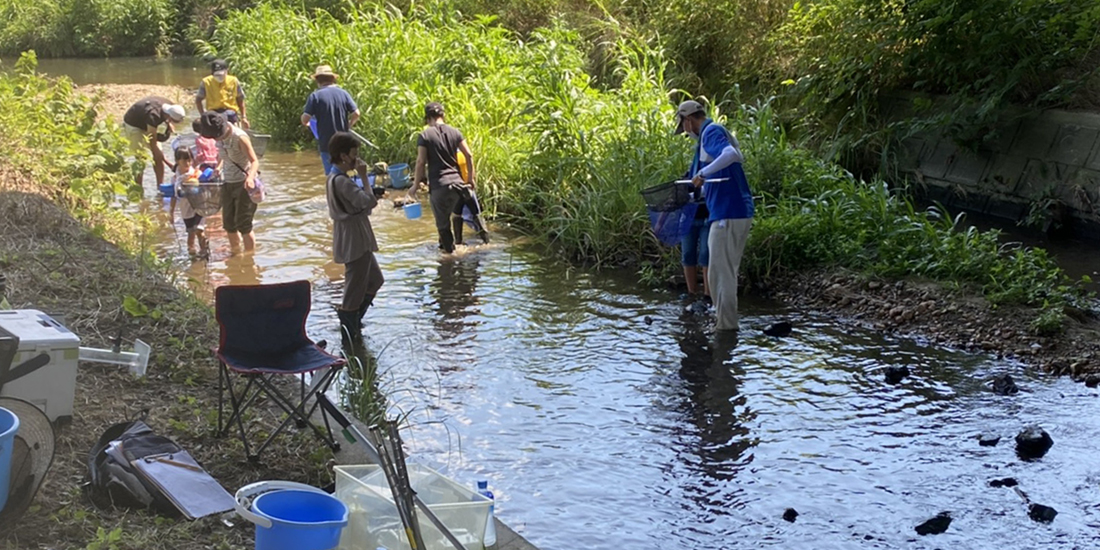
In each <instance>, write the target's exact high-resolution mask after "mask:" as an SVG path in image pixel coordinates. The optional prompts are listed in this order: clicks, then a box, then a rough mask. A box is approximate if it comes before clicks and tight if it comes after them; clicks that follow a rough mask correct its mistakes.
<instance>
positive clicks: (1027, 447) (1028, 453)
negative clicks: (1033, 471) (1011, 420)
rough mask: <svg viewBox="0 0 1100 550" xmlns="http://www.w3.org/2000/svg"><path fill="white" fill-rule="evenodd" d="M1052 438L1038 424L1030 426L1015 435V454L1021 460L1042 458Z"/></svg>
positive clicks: (1052, 443)
mask: <svg viewBox="0 0 1100 550" xmlns="http://www.w3.org/2000/svg"><path fill="white" fill-rule="evenodd" d="M1052 446H1054V440H1053V439H1051V438H1050V434H1048V433H1047V432H1046V431H1045V430H1043V429H1042V428H1040V427H1039V426H1030V427H1028V428H1026V429H1024V431H1022V432H1020V433H1019V434H1018V435H1017V436H1016V454H1017V455H1019V457H1020V458H1021V459H1023V460H1035V459H1039V458H1043V455H1045V454H1047V451H1049V450H1050V448H1051V447H1052Z"/></svg>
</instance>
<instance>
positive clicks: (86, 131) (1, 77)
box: [0, 52, 143, 252]
mask: <svg viewBox="0 0 1100 550" xmlns="http://www.w3.org/2000/svg"><path fill="white" fill-rule="evenodd" d="M36 65H37V62H36V59H35V56H34V53H33V52H29V53H25V54H23V56H22V57H20V59H19V61H18V62H17V63H16V65H15V68H14V69H15V71H14V73H13V74H7V73H0V104H3V105H4V108H3V109H0V159H2V161H0V162H3V164H4V165H5V166H6V167H7V168H9V169H13V170H16V171H18V172H21V173H23V174H25V175H26V176H28V178H29V179H30V181H31V182H33V184H34V185H35V188H34V189H33V191H36V192H40V193H43V194H45V195H47V196H49V198H50V199H52V200H54V201H55V202H57V203H59V204H61V205H62V206H65V207H67V208H68V210H69V211H70V212H72V213H73V215H74V216H75V217H76V218H77V219H79V220H80V221H82V222H84V223H85V224H86V225H88V226H89V227H90V228H91V229H92V230H93V232H95V233H96V234H98V235H101V236H105V237H107V238H108V240H110V241H112V242H114V243H115V244H118V245H120V246H122V247H124V248H126V249H128V250H130V251H132V252H138V251H139V250H140V247H141V243H139V242H138V241H139V240H140V237H139V234H140V229H141V223H143V221H142V220H139V219H136V218H128V217H127V216H126V215H125V214H123V213H122V211H121V209H120V208H119V205H120V203H121V202H125V201H126V200H127V197H128V196H130V197H135V198H140V197H141V188H140V187H135V185H134V183H133V168H134V167H133V165H131V163H130V162H128V161H127V160H126V156H125V155H126V152H127V148H128V146H127V144H126V140H125V139H124V138H123V137H122V136H121V135H120V134H119V131H118V126H117V125H116V124H115V123H113V122H110V121H102V120H100V121H97V120H96V110H95V108H96V101H97V100H96V99H95V98H89V97H86V96H82V95H80V94H78V93H76V92H75V91H74V90H73V86H72V82H71V81H69V80H68V79H67V78H59V79H47V78H46V77H44V76H41V75H38V74H36V73H35V68H36ZM135 223H137V225H136V226H135ZM135 229H137V230H138V231H135Z"/></svg>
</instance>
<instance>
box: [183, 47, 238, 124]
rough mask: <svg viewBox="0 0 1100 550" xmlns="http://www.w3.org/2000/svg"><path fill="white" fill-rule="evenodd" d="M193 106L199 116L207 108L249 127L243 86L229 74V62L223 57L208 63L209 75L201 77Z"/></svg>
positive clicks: (234, 122)
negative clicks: (204, 103)
mask: <svg viewBox="0 0 1100 550" xmlns="http://www.w3.org/2000/svg"><path fill="white" fill-rule="evenodd" d="M204 100H205V102H206V105H205V108H204V106H203V101H204ZM195 108H196V109H198V111H199V115H200V116H201V115H202V114H203V113H204V112H206V111H207V110H210V111H217V112H219V113H221V114H223V115H225V118H226V120H228V121H229V122H232V123H233V124H238V123H240V125H241V127H242V128H244V129H245V130H247V129H248V128H249V123H248V116H247V115H245V112H244V109H245V106H244V87H243V86H241V81H240V80H237V77H235V76H233V75H231V74H229V62H228V61H226V60H224V59H215V60H214V61H213V62H211V63H210V76H207V77H206V78H203V79H202V82H200V83H199V91H198V92H197V93H195Z"/></svg>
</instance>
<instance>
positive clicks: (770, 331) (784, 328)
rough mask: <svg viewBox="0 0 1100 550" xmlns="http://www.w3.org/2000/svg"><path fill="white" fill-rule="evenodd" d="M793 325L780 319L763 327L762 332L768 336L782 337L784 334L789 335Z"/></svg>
mask: <svg viewBox="0 0 1100 550" xmlns="http://www.w3.org/2000/svg"><path fill="white" fill-rule="evenodd" d="M793 328H794V327H793V326H792V325H791V324H790V323H789V322H787V321H780V322H778V323H773V324H771V325H768V326H767V327H765V328H764V334H767V335H768V336H775V337H776V338H783V337H784V336H790V334H791V330H792V329H793Z"/></svg>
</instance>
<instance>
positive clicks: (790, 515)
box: [783, 508, 798, 523]
mask: <svg viewBox="0 0 1100 550" xmlns="http://www.w3.org/2000/svg"><path fill="white" fill-rule="evenodd" d="M797 517H798V510H795V509H794V508H787V511H785V512H783V519H784V520H786V521H789V522H791V523H794V520H795V518H797Z"/></svg>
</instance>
